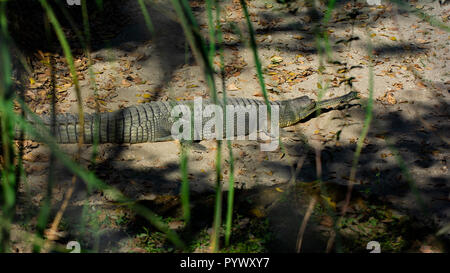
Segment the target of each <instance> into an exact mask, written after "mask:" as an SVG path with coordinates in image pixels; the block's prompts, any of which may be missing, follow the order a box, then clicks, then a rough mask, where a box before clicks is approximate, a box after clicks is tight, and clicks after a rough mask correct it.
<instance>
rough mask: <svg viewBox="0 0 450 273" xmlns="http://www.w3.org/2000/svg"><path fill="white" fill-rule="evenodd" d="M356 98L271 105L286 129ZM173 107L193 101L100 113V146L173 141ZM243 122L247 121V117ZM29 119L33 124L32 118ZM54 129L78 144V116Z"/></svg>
mask: <svg viewBox="0 0 450 273" xmlns="http://www.w3.org/2000/svg"><path fill="white" fill-rule="evenodd" d="M356 98H358V93H357V92H349V93H347V94H346V95H344V96H341V97H336V98H332V99H327V100H322V101H319V102H316V101H315V100H313V99H310V98H309V97H307V96H302V97H298V98H294V99H288V100H282V101H271V102H270V105H271V106H274V105H277V106H279V125H280V127H288V126H291V125H293V124H295V123H297V122H299V121H300V120H302V119H304V118H306V117H308V116H309V115H311V114H312V113H314V112H315V111H316V110H317V109H323V108H328V107H336V106H340V105H343V104H346V103H348V102H350V101H351V100H353V99H356ZM210 101H211V100H205V102H206V103H211V102H210ZM175 105H188V106H189V107H192V105H193V101H192V100H191V101H164V102H163V101H155V102H149V103H145V104H140V105H134V106H130V107H126V108H123V109H120V110H117V111H114V112H105V113H99V114H98V116H97V122H98V123H97V126H98V129H99V130H98V134H99V135H98V137H99V139H98V140H99V143H143V142H157V141H168V140H172V137H171V127H172V125H173V123H174V119H173V118H172V117H171V110H172V107H174V106H175ZM227 105H233V106H244V107H245V106H248V105H255V106H260V105H265V102H264V101H262V100H256V99H248V98H228V99H227ZM95 119H96V116H95V115H92V114H84V128H85V130H84V136H83V141H84V143H86V144H89V143H93V141H94V132H95V131H94V128H95V127H94V126H95V125H94V124H95ZM246 119H247V122H248V117H246ZM28 120H29V121H30V122H31V123H33V121H32V119H28ZM42 121H43V123H44V125H45V126H46V127H50V126H51V124H52V118H51V116H50V115H44V116H43V117H42ZM204 122H205V120H204V119H203V123H204ZM235 124H236V123H235ZM53 126H54V127H53V128H54V133H55V135H54V137H55V139H56V141H57V142H58V143H77V142H78V138H79V134H80V125H79V120H78V116H77V115H75V114H58V115H56V117H55V123H54V125H53ZM41 130H42V129H41ZM41 132H42V131H41ZM234 132H235V133H236V130H235V131H234ZM16 133H17V132H16ZM246 134H248V130H246ZM25 138H26V139H33V137H30V136H25Z"/></svg>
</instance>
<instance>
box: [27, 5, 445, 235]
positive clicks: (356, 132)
mask: <svg viewBox="0 0 450 273" xmlns="http://www.w3.org/2000/svg"><path fill="white" fill-rule="evenodd" d="M250 3H251V4H250V12H251V15H252V20H253V24H254V27H255V29H256V33H257V35H256V39H257V42H258V45H259V48H258V50H259V57H260V59H261V62H262V65H263V68H265V69H266V73H265V81H266V85H267V87H268V89H269V91H270V93H269V94H270V99H273V100H281V99H287V98H294V97H298V96H304V95H306V96H309V97H311V98H314V99H316V98H317V96H318V88H317V87H318V83H320V85H321V86H329V88H328V90H327V91H326V93H325V94H324V98H331V97H334V96H338V95H343V94H345V93H347V92H348V91H349V90H350V86H349V85H348V84H346V82H348V81H351V83H352V84H353V88H354V89H355V90H357V91H359V92H360V93H361V97H362V99H361V101H360V102H359V103H361V105H365V104H366V101H367V98H368V97H369V91H368V82H369V60H370V59H369V57H368V51H367V48H368V45H369V44H370V45H371V47H372V48H373V50H372V52H371V53H372V54H373V63H374V67H373V74H374V79H373V81H374V92H373V97H374V99H375V101H374V107H373V119H372V123H371V126H370V130H369V134H368V137H367V139H366V140H365V141H364V145H363V149H362V154H361V158H360V160H359V163H358V171H357V173H356V180H357V185H356V188H355V190H356V191H359V190H360V189H364V190H365V191H366V192H367V191H368V192H370V194H371V195H374V196H376V197H377V198H378V199H379V200H382V201H383V202H385V203H386V204H389V206H391V207H392V208H394V209H396V210H398V211H402V212H403V213H405V214H407V215H414V216H415V217H419V218H420V217H422V216H421V215H423V213H422V211H423V208H425V209H426V210H427V211H428V213H426V214H425V215H424V216H423V217H422V218H420V219H425V220H424V221H431V222H432V223H434V224H436V225H437V226H438V227H439V228H442V227H444V226H445V225H448V224H449V222H450V206H449V201H450V184H449V179H448V178H449V173H448V167H449V134H448V132H449V108H448V104H449V100H450V96H449V87H450V78H449V72H450V70H449V68H448V65H449V58H450V55H449V46H448V44H449V42H450V36H449V34H448V33H446V32H445V31H442V30H440V29H438V28H436V27H433V26H430V25H429V24H428V23H427V22H424V21H423V20H421V19H419V18H418V17H417V16H414V15H412V14H408V13H406V12H403V11H399V10H398V9H397V8H396V7H394V6H392V5H385V6H368V5H364V4H358V5H357V6H352V4H350V3H346V2H345V1H343V2H338V3H337V5H338V8H337V9H336V11H335V12H334V13H333V15H332V17H331V23H330V25H331V27H329V28H328V29H329V31H328V34H329V40H330V44H331V47H332V51H333V52H332V56H333V59H334V60H335V61H336V62H334V63H329V62H326V61H325V57H324V56H322V57H321V56H320V54H319V53H318V52H317V49H316V44H315V38H314V34H313V22H314V20H315V19H314V16H313V15H312V14H309V13H308V8H307V7H304V6H297V7H295V6H292V7H291V8H290V10H291V12H288V9H287V8H286V7H285V6H282V5H280V4H277V3H273V2H270V1H266V2H264V1H259V0H258V1H252V2H250ZM194 4H195V2H194ZM417 5H418V7H419V8H421V9H422V10H423V11H425V12H427V13H429V14H432V15H434V16H436V17H437V18H438V19H439V20H444V21H445V20H448V16H449V14H450V8H449V7H448V6H442V7H441V6H439V4H438V3H437V2H436V3H425V4H423V3H417ZM194 7H195V11H196V14H197V15H198V16H199V18H200V19H199V20H200V21H201V23H200V24H201V25H203V26H204V28H203V30H204V31H205V33H207V29H206V20H205V18H206V17H205V16H204V8H203V6H202V5H197V6H195V5H194ZM295 8H297V10H296V12H295V14H294V12H293V10H294V9H295ZM319 8H320V9H321V10H324V9H325V7H324V6H323V5H322V6H319ZM164 9H165V7H164V4H160V5H159V6H157V8H151V9H149V11H150V15H151V18H152V20H153V24H154V26H155V29H156V37H157V38H151V35H150V34H149V32H148V30H147V29H146V26H145V23H144V21H143V19H142V16H140V11H139V9H138V7H137V6H134V5H127V6H124V9H123V12H124V14H129V15H130V22H129V23H128V24H127V26H126V27H125V28H124V29H123V31H121V33H120V34H118V35H117V37H115V38H113V39H112V41H111V43H110V46H109V47H104V48H96V49H95V50H94V52H93V53H92V57H93V59H94V61H95V62H94V65H93V70H94V72H95V74H94V75H95V79H96V82H97V86H98V90H99V91H98V93H99V95H100V96H103V98H104V101H105V104H102V110H104V111H110V110H116V109H118V108H119V107H124V106H128V105H133V104H138V103H143V102H145V101H149V100H166V99H189V98H193V97H194V96H203V97H207V96H208V91H207V88H206V84H205V81H204V79H203V76H202V71H201V69H200V67H199V66H197V65H196V64H195V62H194V60H193V57H192V56H188V58H186V54H185V44H186V42H185V40H184V36H183V32H182V29H181V27H180V26H179V25H178V24H177V23H176V22H175V21H172V20H171V19H170V16H165V15H164V14H163V13H162V12H161V10H164ZM353 9H354V10H355V11H358V12H360V13H359V14H358V13H355V12H353V14H352V10H353ZM169 12H170V11H169ZM349 14H350V15H349ZM223 15H224V16H223V18H222V22H223V23H224V25H225V29H226V30H229V29H230V28H229V26H228V23H229V22H237V26H239V27H240V28H241V29H242V30H244V36H245V37H247V32H246V31H245V29H246V28H245V24H244V20H243V19H242V18H243V17H242V11H241V10H240V9H239V8H238V1H233V2H230V1H226V2H225V3H224V10H223ZM351 17H353V19H352V18H351ZM224 38H225V42H226V46H225V62H226V64H227V78H226V86H227V89H228V91H227V92H228V95H229V96H232V97H247V98H261V96H260V87H259V83H258V80H257V77H256V70H255V66H254V61H253V56H252V52H251V50H250V49H249V48H248V47H246V46H245V44H244V43H242V42H240V41H239V37H238V36H237V35H235V34H232V32H231V31H226V32H225V35H224ZM216 59H217V60H218V57H217V58H216ZM321 59H323V61H322V60H321ZM186 60H187V63H186ZM321 63H323V66H324V68H323V69H322V70H321V71H322V73H320V72H319V67H320V64H321ZM83 73H84V78H85V79H84V80H82V81H81V91H82V96H83V99H84V102H85V109H86V111H90V112H92V111H94V110H93V109H92V108H89V105H92V94H93V91H92V89H91V88H90V83H89V80H88V79H89V75H88V71H87V70H85V71H84V72H83ZM217 83H218V86H220V81H219V80H218V81H217ZM75 99H76V97H75V93H74V92H73V87H71V88H70V89H69V90H68V96H67V97H66V98H65V100H64V101H62V102H60V103H58V109H59V111H70V112H76V111H77V108H76V104H75V103H74V102H73V101H74V100H75ZM361 105H357V104H354V105H350V107H347V108H343V109H337V110H328V111H325V112H324V113H322V114H321V115H320V116H318V117H313V118H309V119H307V120H305V121H303V122H301V123H299V124H297V125H295V126H292V127H289V128H285V129H283V130H282V132H281V138H282V142H283V144H284V148H285V152H283V151H282V150H280V149H278V150H276V151H274V152H261V151H260V148H259V143H258V142H257V141H247V140H246V141H233V154H234V157H235V165H236V167H235V180H236V185H235V187H236V188H238V189H254V188H259V187H263V188H264V187H270V186H278V185H280V186H281V185H285V184H286V183H287V182H289V181H292V179H293V177H295V178H296V179H297V180H296V181H297V183H300V182H310V181H314V180H316V179H317V169H318V167H319V166H320V168H319V169H321V173H322V180H323V181H327V182H330V183H334V184H337V185H344V186H345V185H347V184H348V178H349V175H350V169H351V164H352V160H353V154H354V151H355V149H356V142H357V140H358V138H359V136H360V133H361V130H362V127H363V123H364V117H365V108H364V107H361ZM388 143H391V145H392V146H391V148H390V147H389V145H388ZM199 145H200V146H202V147H203V148H199V147H198V146H194V147H192V149H190V151H189V173H190V183H191V184H190V186H191V190H192V191H193V192H195V193H204V192H210V191H213V190H214V187H215V178H214V171H213V167H214V162H215V155H216V144H215V142H214V141H201V142H200V143H199ZM35 146H38V147H37V148H33V149H31V152H30V153H29V154H27V155H26V157H27V158H28V159H29V161H26V162H25V165H26V170H27V181H28V185H27V187H28V190H29V193H30V195H31V196H33V203H34V204H37V202H39V201H41V200H42V198H43V195H42V193H43V192H45V185H46V181H47V175H48V169H47V165H48V160H49V157H48V152H47V149H46V148H45V147H44V145H35ZM63 149H64V150H67V151H68V153H69V154H74V153H75V151H76V145H63ZM83 149H84V150H83V156H82V158H83V159H82V160H81V162H82V163H83V164H85V165H88V164H89V159H90V155H91V153H92V147H91V146H85V147H83ZM393 149H395V150H397V151H398V152H399V155H400V157H395V156H394V154H393ZM179 153H180V145H179V143H178V142H176V141H170V142H163V143H145V144H134V145H122V146H117V145H113V144H105V145H101V146H100V148H99V156H98V159H99V162H100V163H99V167H98V171H97V173H98V174H99V176H100V178H102V179H103V180H104V181H106V182H107V183H109V184H111V185H114V186H115V187H117V188H118V189H120V190H122V191H123V192H124V193H125V194H126V195H127V196H130V197H132V198H136V199H139V200H152V199H154V198H155V196H158V195H176V194H178V193H179V188H180V181H181V177H180V172H179ZM224 153H225V155H224V165H223V167H224V168H225V171H224V173H223V186H224V188H225V189H227V187H228V182H227V181H228V177H229V172H228V170H227V169H228V166H229V165H228V161H227V159H228V156H227V155H226V154H227V153H228V151H227V150H226V149H225V150H224ZM30 158H31V159H30ZM399 158H400V159H399ZM317 159H319V160H320V164H317V162H318V160H317ZM398 160H401V161H403V164H404V167H403V166H402V165H401V164H400V165H399V161H398ZM298 162H303V164H298ZM295 166H300V167H301V169H299V168H297V170H295ZM56 175H57V176H56V177H57V179H56V181H57V185H56V190H55V196H56V198H57V199H58V198H59V200H57V201H61V199H62V193H64V192H65V188H67V185H68V184H70V180H71V176H70V173H69V172H67V171H66V170H65V169H64V168H62V167H60V166H59V165H58V167H57V168H56ZM409 177H410V178H411V179H409ZM410 183H413V184H414V187H416V188H417V190H418V192H419V195H418V196H417V195H415V194H414V192H413V191H411V187H410V185H411V184H410ZM107 200H108V196H104V195H101V194H94V195H91V196H89V197H88V202H89V203H90V204H92V205H99V206H101V204H104V203H105V202H108V201H107ZM420 200H421V201H420ZM84 202H86V191H85V189H84V187H81V186H80V187H78V188H77V190H76V192H75V194H74V197H73V199H72V206H77V205H82V204H84ZM422 204H423V206H422ZM69 215H70V214H69Z"/></svg>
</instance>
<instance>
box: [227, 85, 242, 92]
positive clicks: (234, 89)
mask: <svg viewBox="0 0 450 273" xmlns="http://www.w3.org/2000/svg"><path fill="white" fill-rule="evenodd" d="M227 89H228V90H229V91H237V90H239V88H238V87H237V86H236V84H235V83H230V84H229V85H228V86H227Z"/></svg>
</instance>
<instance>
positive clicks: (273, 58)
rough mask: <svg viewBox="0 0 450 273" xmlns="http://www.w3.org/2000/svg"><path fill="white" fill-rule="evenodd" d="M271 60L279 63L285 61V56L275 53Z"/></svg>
mask: <svg viewBox="0 0 450 273" xmlns="http://www.w3.org/2000/svg"><path fill="white" fill-rule="evenodd" d="M270 61H271V62H272V63H273V64H279V63H281V62H282V61H283V58H281V57H280V56H276V55H274V56H272V57H270Z"/></svg>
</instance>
